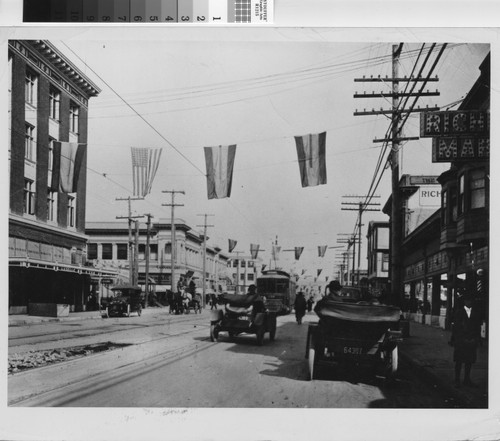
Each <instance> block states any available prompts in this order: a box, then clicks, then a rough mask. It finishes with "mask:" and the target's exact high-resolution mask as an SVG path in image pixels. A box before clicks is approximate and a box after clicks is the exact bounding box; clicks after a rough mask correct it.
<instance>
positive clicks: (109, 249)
mask: <svg viewBox="0 0 500 441" xmlns="http://www.w3.org/2000/svg"><path fill="white" fill-rule="evenodd" d="M112 258H113V244H112V243H103V244H102V259H103V260H111V259H112Z"/></svg>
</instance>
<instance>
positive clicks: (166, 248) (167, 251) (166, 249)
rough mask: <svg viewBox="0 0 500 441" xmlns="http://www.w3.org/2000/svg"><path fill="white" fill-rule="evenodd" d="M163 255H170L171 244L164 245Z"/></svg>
mask: <svg viewBox="0 0 500 441" xmlns="http://www.w3.org/2000/svg"><path fill="white" fill-rule="evenodd" d="M165 254H172V244H171V243H166V244H165Z"/></svg>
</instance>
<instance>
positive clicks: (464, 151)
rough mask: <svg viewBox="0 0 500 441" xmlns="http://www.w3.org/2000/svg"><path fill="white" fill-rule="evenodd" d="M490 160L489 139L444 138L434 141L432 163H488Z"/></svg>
mask: <svg viewBox="0 0 500 441" xmlns="http://www.w3.org/2000/svg"><path fill="white" fill-rule="evenodd" d="M489 159H490V139H489V138H471V137H463V138H456V137H454V138H446V137H443V138H434V139H433V140H432V162H451V161H488V160H489Z"/></svg>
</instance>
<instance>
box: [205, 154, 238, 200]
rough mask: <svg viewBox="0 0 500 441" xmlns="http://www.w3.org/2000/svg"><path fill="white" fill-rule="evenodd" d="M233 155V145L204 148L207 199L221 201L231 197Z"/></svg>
mask: <svg viewBox="0 0 500 441" xmlns="http://www.w3.org/2000/svg"><path fill="white" fill-rule="evenodd" d="M235 154H236V145H235V144H233V145H219V146H217V147H205V163H206V166H207V194H208V199H221V198H228V197H230V196H231V186H232V183H233V166H234V157H235Z"/></svg>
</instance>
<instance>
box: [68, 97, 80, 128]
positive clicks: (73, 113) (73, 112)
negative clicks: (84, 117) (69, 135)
mask: <svg viewBox="0 0 500 441" xmlns="http://www.w3.org/2000/svg"><path fill="white" fill-rule="evenodd" d="M79 111H80V108H79V107H78V106H77V105H75V104H73V103H71V104H70V106H69V130H70V131H71V132H73V133H78V114H79Z"/></svg>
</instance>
